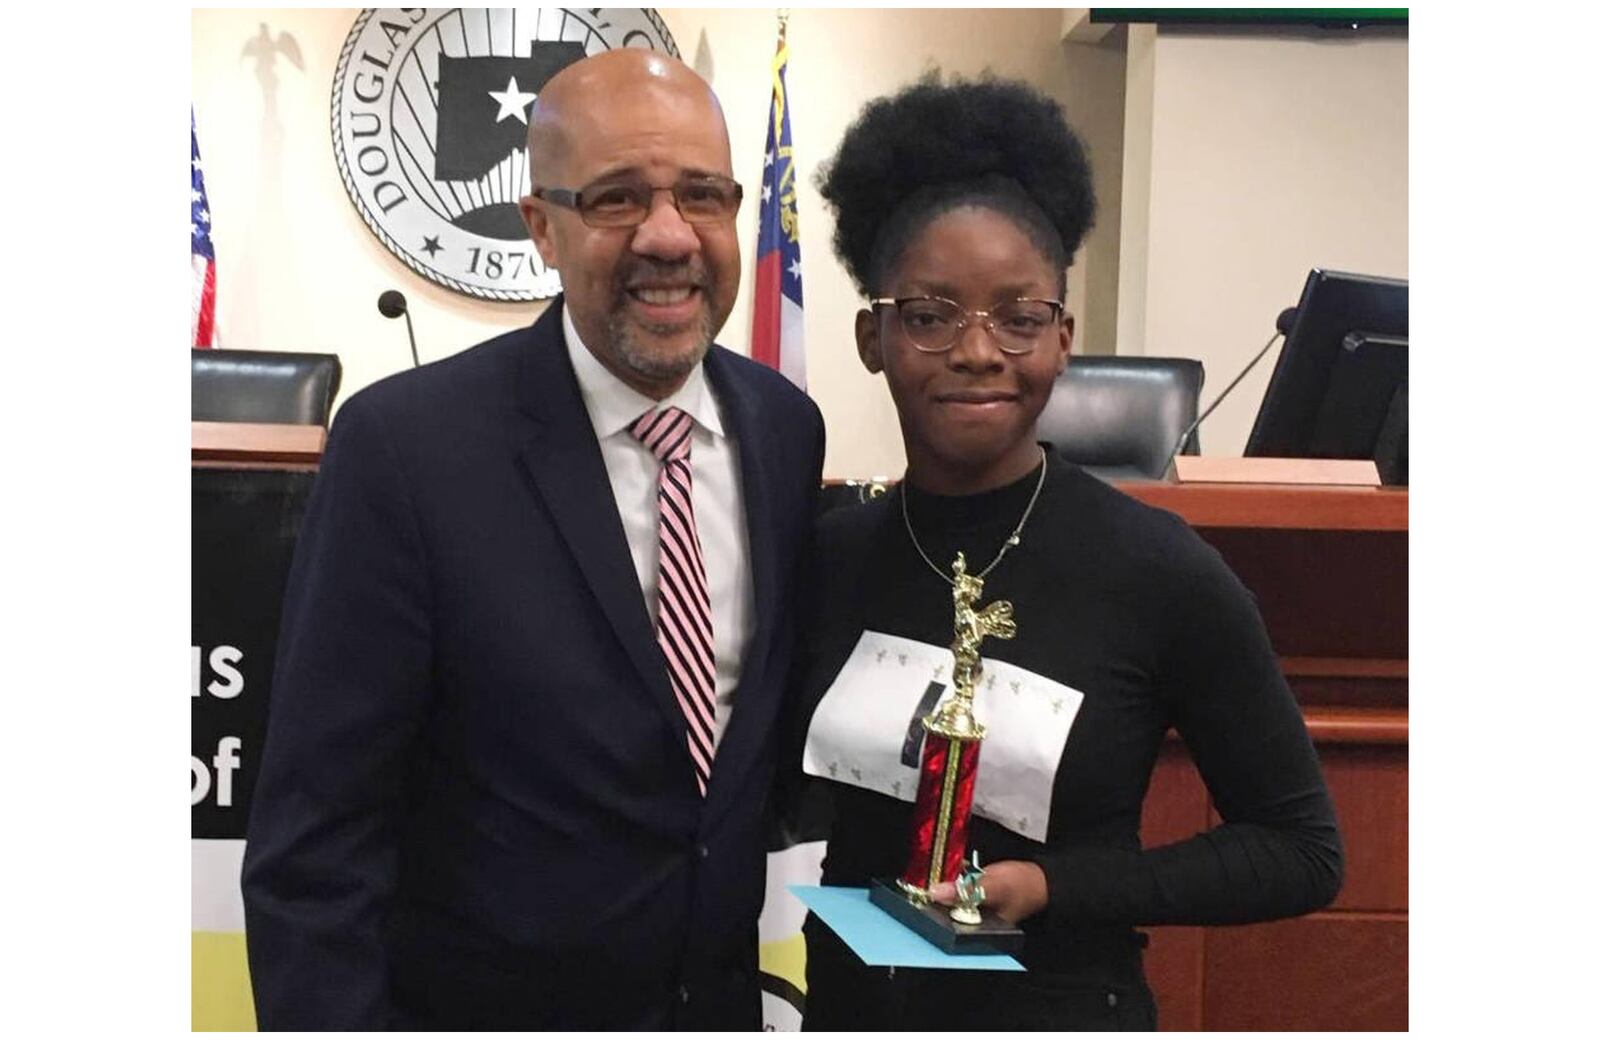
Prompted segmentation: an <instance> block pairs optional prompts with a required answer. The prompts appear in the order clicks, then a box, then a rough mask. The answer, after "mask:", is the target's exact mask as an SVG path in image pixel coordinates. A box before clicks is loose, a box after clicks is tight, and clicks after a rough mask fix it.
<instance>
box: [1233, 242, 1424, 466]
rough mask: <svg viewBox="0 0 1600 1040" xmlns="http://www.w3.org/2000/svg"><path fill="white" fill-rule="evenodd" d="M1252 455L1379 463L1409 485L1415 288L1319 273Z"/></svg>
mask: <svg viewBox="0 0 1600 1040" xmlns="http://www.w3.org/2000/svg"><path fill="white" fill-rule="evenodd" d="M1295 312H1296V313H1295V320H1294V324H1293V326H1292V327H1291V328H1290V329H1289V333H1288V336H1287V338H1286V339H1285V340H1284V344H1283V352H1282V353H1281V354H1279V355H1278V364H1277V367H1275V368H1274V369H1273V370H1272V381H1271V382H1270V383H1268V384H1267V393H1266V396H1265V397H1264V398H1262V401H1261V411H1260V412H1259V413H1258V414H1257V415H1256V424H1255V427H1254V428H1253V429H1252V430H1251V431H1250V440H1249V441H1248V443H1246V445H1245V449H1244V453H1245V454H1246V455H1250V456H1263V455H1264V456H1272V457H1275V458H1300V459H1372V460H1374V461H1375V462H1376V463H1377V464H1378V473H1379V475H1380V477H1382V479H1383V482H1384V483H1385V484H1404V483H1407V482H1408V479H1409V474H1408V469H1409V448H1408V437H1407V415H1406V413H1407V399H1408V388H1407V353H1408V350H1407V327H1408V321H1409V313H1410V288H1409V284H1408V283H1407V282H1405V281H1403V280H1400V279H1394V278H1379V277H1376V276H1373V275H1361V274H1344V273H1341V272H1339V271H1322V270H1312V272H1311V274H1310V275H1309V276H1307V278H1306V287H1305V290H1304V291H1303V292H1302V293H1301V294H1300V303H1299V305H1298V306H1297V307H1296V308H1295Z"/></svg>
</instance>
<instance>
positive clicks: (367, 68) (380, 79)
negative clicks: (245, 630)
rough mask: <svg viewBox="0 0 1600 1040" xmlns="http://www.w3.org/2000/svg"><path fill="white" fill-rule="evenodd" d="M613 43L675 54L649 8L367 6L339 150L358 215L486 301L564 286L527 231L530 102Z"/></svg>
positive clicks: (336, 138)
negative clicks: (524, 205)
mask: <svg viewBox="0 0 1600 1040" xmlns="http://www.w3.org/2000/svg"><path fill="white" fill-rule="evenodd" d="M615 47H645V48H649V49H651V50H657V51H662V52H664V53H666V54H670V55H672V56H673V57H677V55H678V47H677V44H675V43H674V42H673V40H672V34H671V33H669V32H667V27H666V26H665V25H664V24H662V21H661V19H660V18H659V17H657V16H656V13H655V11H654V10H651V9H649V8H643V9H641V8H631V7H630V8H610V7H600V8H580V9H573V10H567V9H564V8H549V7H496V8H487V9H485V8H454V7H452V8H437V7H413V8H389V7H384V8H367V9H366V10H363V11H362V12H361V14H360V15H359V16H358V17H357V18H356V23H355V26H354V27H353V28H352V29H351V30H350V35H349V37H348V38H347V39H346V40H345V42H344V49H343V50H342V51H341V52H340V54H339V63H338V65H337V67H335V69H334V73H333V154H334V157H335V158H336V159H337V160H338V163H339V174H340V176H341V177H342V178H343V179H344V186H345V190H346V191H348V192H349V193H350V201H351V202H353V203H354V204H355V207H356V211H357V212H358V213H360V214H361V219H362V220H364V221H366V224H367V227H369V228H371V229H372V233H373V234H374V235H377V236H378V240H379V241H381V242H382V243H383V244H384V245H385V246H386V247H388V249H389V251H390V252H391V253H393V254H394V255H395V256H397V257H399V258H400V259H401V260H402V261H403V262H404V263H405V265H406V266H407V267H409V268H411V269H412V270H413V271H416V272H417V273H418V274H420V275H422V276H423V277H424V278H427V279H429V280H431V281H434V282H437V283H439V284H440V285H443V286H446V287H447V288H450V289H454V290H456V291H457V292H460V293H465V294H467V295H468V296H476V297H479V298H480V299H485V300H539V299H544V298H546V297H550V296H554V295H555V294H556V293H558V292H560V291H561V281H560V277H559V275H558V274H557V272H555V271H551V270H547V269H546V268H545V266H544V263H543V262H542V261H541V260H540V259H539V253H538V251H537V250H535V249H534V247H533V243H532V242H531V241H529V240H528V231H527V228H526V227H524V226H523V223H522V216H521V214H520V213H519V212H518V211H517V200H518V199H520V198H522V197H523V196H524V195H526V194H527V193H528V189H529V187H530V184H529V179H528V151H527V140H526V138H527V132H528V109H529V108H530V107H531V106H532V104H533V101H534V99H535V98H536V97H538V96H539V91H540V90H541V89H543V87H544V84H545V83H546V81H548V80H549V79H550V77H551V76H554V75H555V74H556V73H557V72H559V71H560V70H561V69H563V68H565V67H566V66H568V65H570V64H572V63H573V62H575V61H577V60H578V59H580V58H582V57H584V56H585V55H589V54H596V53H598V52H600V51H604V50H611V49H612V48H615Z"/></svg>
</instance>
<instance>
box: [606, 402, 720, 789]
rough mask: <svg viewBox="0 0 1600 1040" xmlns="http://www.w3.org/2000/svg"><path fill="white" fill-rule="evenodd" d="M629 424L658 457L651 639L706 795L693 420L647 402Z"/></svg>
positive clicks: (710, 663)
mask: <svg viewBox="0 0 1600 1040" xmlns="http://www.w3.org/2000/svg"><path fill="white" fill-rule="evenodd" d="M628 430H629V432H631V433H632V434H633V435H634V436H635V437H637V438H638V439H639V441H640V442H641V443H642V444H643V445H644V446H645V447H646V448H649V449H650V451H651V453H652V454H654V455H655V457H656V458H657V459H658V460H659V461H660V463H661V475H660V477H659V478H658V480H657V484H656V502H657V505H658V508H659V514H660V515H659V520H658V523H659V527H660V539H661V563H660V582H659V588H660V595H659V597H658V600H659V604H658V605H659V609H658V611H657V618H656V641H657V642H658V643H660V644H661V652H662V654H663V655H664V656H665V657H666V659H667V675H668V677H669V678H670V679H671V680H672V692H673V694H674V695H675V696H676V697H677V698H678V707H679V708H681V709H682V710H683V717H684V720H685V721H686V722H687V723H688V730H689V757H690V758H691V759H692V760H693V761H694V775H695V780H696V782H698V784H699V785H700V793H701V795H704V794H705V793H706V783H707V781H708V780H709V779H710V777H711V757H712V755H713V753H714V750H715V747H716V741H715V736H714V734H715V732H716V729H715V722H716V710H717V669H716V658H715V656H714V655H713V654H712V645H713V644H712V639H711V596H710V593H709V592H708V591H707V586H706V564H705V557H704V556H702V555H701V552H700V536H699V535H698V534H697V533H696V532H695V526H694V497H693V491H694V474H693V471H692V470H691V469H690V467H689V443H690V437H691V436H692V434H693V433H694V420H693V419H692V418H690V416H689V413H687V412H685V411H683V410H681V409H678V408H664V409H661V410H659V411H657V410H655V409H652V410H650V411H648V412H646V413H645V414H643V415H641V416H640V417H639V418H638V419H636V420H635V421H634V423H633V425H632V426H630V427H628Z"/></svg>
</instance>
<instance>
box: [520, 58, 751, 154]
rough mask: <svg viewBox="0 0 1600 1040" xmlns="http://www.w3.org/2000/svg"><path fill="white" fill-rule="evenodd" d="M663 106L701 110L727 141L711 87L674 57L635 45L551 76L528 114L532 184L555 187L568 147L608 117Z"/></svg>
mask: <svg viewBox="0 0 1600 1040" xmlns="http://www.w3.org/2000/svg"><path fill="white" fill-rule="evenodd" d="M663 107H670V108H673V109H682V108H684V107H693V108H702V109H703V110H704V113H705V115H706V116H710V117H713V118H714V119H715V123H716V127H717V132H718V133H719V134H720V135H721V136H722V138H723V140H724V141H726V140H727V136H728V129H727V123H726V121H725V120H724V119H723V116H722V106H721V105H720V104H718V102H717V96H716V95H715V94H713V93H712V92H711V85H710V84H709V83H707V82H706V81H705V80H703V79H701V78H700V76H699V74H698V73H696V72H695V71H694V70H693V69H691V68H690V67H689V66H687V65H685V64H684V63H683V62H681V61H679V60H678V59H677V58H673V57H669V56H668V55H665V54H658V53H657V52H655V51H650V50H644V49H642V48H637V47H619V48H617V49H616V50H609V51H601V52H600V53H599V54H594V55H591V56H589V57H587V58H584V59H583V60H582V61H576V62H573V63H572V64H571V65H568V66H567V67H566V68H564V69H562V70H561V71H560V72H558V73H556V74H555V75H554V76H552V77H551V78H550V80H549V82H547V83H546V84H545V85H544V89H543V90H541V91H540V92H539V98H538V100H537V101H535V102H534V104H533V110H532V111H531V112H530V113H529V115H528V166H529V170H530V173H531V174H532V177H533V182H534V183H535V184H560V183H564V182H563V181H562V180H561V178H562V177H563V176H564V175H565V174H566V169H565V166H566V163H565V160H566V158H567V157H568V156H569V155H570V153H571V143H572V141H573V140H574V139H577V138H581V137H582V136H583V135H584V133H585V131H586V130H588V129H590V128H592V125H593V124H594V123H595V122H596V121H598V120H601V119H604V118H606V117H607V116H608V115H613V116H614V115H615V114H618V113H625V112H635V113H649V112H650V111H652V110H655V109H660V108H663Z"/></svg>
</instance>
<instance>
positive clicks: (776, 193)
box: [750, 23, 806, 390]
mask: <svg viewBox="0 0 1600 1040" xmlns="http://www.w3.org/2000/svg"><path fill="white" fill-rule="evenodd" d="M785 36H786V33H785V29H784V27H783V25H782V24H781V23H780V25H779V28H778V53H777V54H776V55H775V56H774V57H773V59H772V108H771V109H770V111H769V114H768V117H767V150H766V155H765V159H764V162H765V166H764V168H763V170H762V173H761V217H760V224H761V226H760V233H759V235H758V236H757V239H756V289H755V328H754V330H753V331H752V333H751V336H750V356H751V357H753V358H755V359H756V360H757V361H760V362H763V363H764V364H767V365H770V366H771V367H773V368H775V369H777V370H778V371H780V372H782V373H783V374H784V375H786V376H788V377H789V381H790V382H792V383H794V385H795V386H798V387H800V388H801V389H802V390H804V389H805V385H806V350H805V328H804V324H803V323H802V321H801V314H802V310H801V303H800V219H799V215H798V214H797V213H796V211H795V197H796V196H795V183H796V182H795V168H794V138H793V135H792V134H791V133H790V131H789V91H788V86H787V82H786V77H787V72H788V67H789V44H788V41H787V40H786V38H785Z"/></svg>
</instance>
